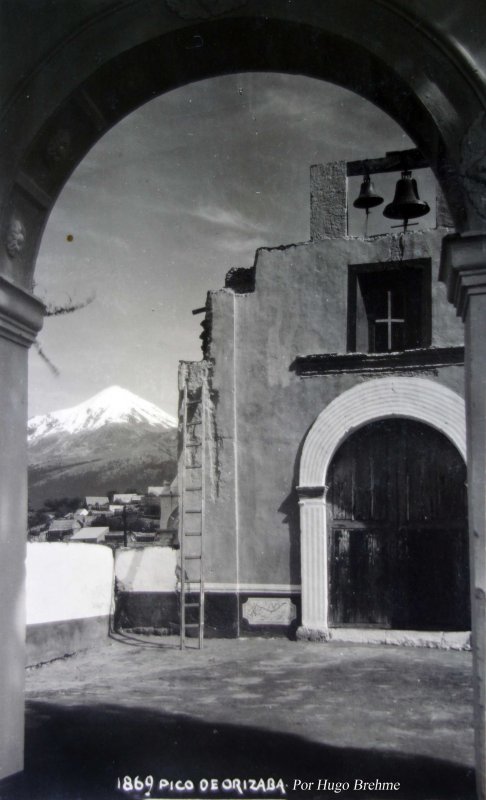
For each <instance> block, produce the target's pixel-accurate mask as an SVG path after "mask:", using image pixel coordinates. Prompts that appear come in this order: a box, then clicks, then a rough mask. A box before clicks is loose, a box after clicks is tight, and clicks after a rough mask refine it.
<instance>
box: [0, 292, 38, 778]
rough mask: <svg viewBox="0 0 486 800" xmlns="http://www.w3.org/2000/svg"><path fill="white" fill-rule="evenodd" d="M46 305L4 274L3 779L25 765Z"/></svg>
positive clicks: (0, 313) (0, 456) (0, 355)
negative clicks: (33, 456)
mask: <svg viewBox="0 0 486 800" xmlns="http://www.w3.org/2000/svg"><path fill="white" fill-rule="evenodd" d="M42 318H43V306H42V304H41V303H40V302H39V301H38V300H36V299H35V298H34V297H32V295H30V294H29V293H28V292H26V291H24V290H23V289H19V288H18V287H17V286H15V285H14V284H13V283H11V282H10V281H7V280H5V279H4V278H2V277H0V474H1V476H2V481H1V484H0V642H1V659H0V720H1V721H2V723H1V725H0V779H1V778H4V777H6V776H7V775H11V774H13V773H15V772H18V771H19V770H21V769H22V767H23V744H24V670H25V611H24V580H25V552H26V540H27V437H26V430H27V425H26V423H27V348H28V347H29V345H30V344H31V343H32V342H33V340H34V338H35V335H36V333H37V332H38V331H39V330H40V328H41V325H42Z"/></svg>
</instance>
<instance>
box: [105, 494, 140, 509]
mask: <svg viewBox="0 0 486 800" xmlns="http://www.w3.org/2000/svg"><path fill="white" fill-rule="evenodd" d="M142 501H143V494H135V493H133V494H131V493H125V494H114V495H113V503H114V504H117V503H121V504H122V505H124V506H127V505H130V503H141V502H142ZM107 502H108V498H107Z"/></svg>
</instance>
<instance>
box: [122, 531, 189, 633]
mask: <svg viewBox="0 0 486 800" xmlns="http://www.w3.org/2000/svg"><path fill="white" fill-rule="evenodd" d="M177 564H178V551H177V550H172V548H170V547H153V546H150V545H149V546H147V547H141V548H137V549H133V550H117V551H116V554H115V575H116V591H115V605H116V607H115V617H114V626H115V629H116V630H122V629H134V628H135V629H136V628H144V629H152V631H153V632H154V633H161V632H162V630H164V631H166V632H168V631H172V630H173V631H175V630H176V626H177V625H178V622H179V606H178V595H177V591H176V590H177V574H176V569H177Z"/></svg>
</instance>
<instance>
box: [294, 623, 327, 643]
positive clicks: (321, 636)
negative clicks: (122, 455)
mask: <svg viewBox="0 0 486 800" xmlns="http://www.w3.org/2000/svg"><path fill="white" fill-rule="evenodd" d="M296 638H297V641H301V642H304V641H307V642H328V641H329V640H330V639H331V638H332V633H331V631H330V630H329V628H307V627H305V626H304V625H301V626H300V628H297V632H296Z"/></svg>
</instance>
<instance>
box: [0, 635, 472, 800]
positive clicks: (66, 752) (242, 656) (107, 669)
mask: <svg viewBox="0 0 486 800" xmlns="http://www.w3.org/2000/svg"><path fill="white" fill-rule="evenodd" d="M26 696H27V710H26V768H25V772H24V775H23V777H22V778H16V779H15V780H11V781H5V782H3V783H2V784H0V798H2V800H20V799H21V800H39V799H40V798H42V800H74V799H76V800H98V798H99V799H101V798H103V800H104V798H106V799H107V800H116V799H117V798H122V797H126V798H129V799H130V800H131V798H139V797H151V798H161V797H163V798H174V797H178V798H182V800H186V798H189V800H195V798H206V797H207V798H221V797H225V798H227V799H228V800H232V798H241V797H245V798H249V797H256V798H264V797H270V798H275V797H282V796H283V792H285V796H287V797H305V798H308V800H313V798H319V799H320V800H326V798H333V797H336V796H339V797H342V798H344V797H353V798H355V800H359V798H365V797H366V798H385V797H387V798H388V797H395V798H397V799H398V800H416V799H417V800H451V799H452V798H455V799H456V800H469V799H471V800H472V798H474V796H475V795H474V776H473V772H472V765H473V734H472V689H471V654H470V653H467V652H457V651H444V650H438V649H426V648H399V647H392V646H388V647H386V646H373V645H356V644H342V643H341V644H339V643H327V644H318V643H312V642H299V643H297V642H291V641H288V640H285V639H254V638H253V639H240V640H221V639H219V640H216V639H213V640H209V641H207V642H206V643H205V648H204V650H203V651H198V650H195V649H190V650H185V651H182V652H181V651H180V650H179V649H178V648H177V642H176V640H173V639H165V638H164V639H160V638H158V639H157V638H156V637H152V638H151V637H145V638H143V637H136V636H126V637H125V638H123V637H118V638H117V639H107V642H106V645H104V646H101V647H100V648H97V649H95V650H90V651H86V652H82V653H78V654H77V655H75V656H72V657H70V658H66V659H63V660H59V661H55V662H52V663H50V664H46V665H44V666H42V667H39V668H34V669H30V670H28V671H27V695H26ZM137 776H138V778H137ZM136 778H137V780H135V779H136ZM251 779H252V780H254V781H255V783H253V784H252V783H251V782H250V780H251ZM326 779H327V783H326V782H325V781H326ZM178 780H179V781H180V783H176V781H178ZM272 780H273V781H274V782H275V784H276V787H277V788H276V789H273V788H272V785H273V784H272ZM279 780H280V781H281V783H280V784H278V781H279ZM211 781H212V783H211ZM238 781H240V783H238ZM245 781H246V783H245ZM171 782H172V783H171ZM319 782H320V783H319ZM366 784H368V786H366ZM398 784H399V785H398Z"/></svg>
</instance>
